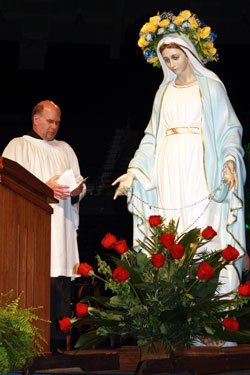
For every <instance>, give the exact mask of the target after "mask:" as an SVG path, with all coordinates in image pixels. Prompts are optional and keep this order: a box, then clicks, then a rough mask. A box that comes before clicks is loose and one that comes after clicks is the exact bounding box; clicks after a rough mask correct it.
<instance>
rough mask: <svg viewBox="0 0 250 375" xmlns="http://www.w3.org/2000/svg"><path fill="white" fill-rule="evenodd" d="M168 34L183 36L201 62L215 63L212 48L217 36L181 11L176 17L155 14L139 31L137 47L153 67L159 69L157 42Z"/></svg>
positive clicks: (216, 56)
mask: <svg viewBox="0 0 250 375" xmlns="http://www.w3.org/2000/svg"><path fill="white" fill-rule="evenodd" d="M168 34H179V35H180V34H184V35H185V36H186V37H187V38H188V39H189V40H190V41H191V42H192V43H193V45H194V47H195V49H196V51H197V53H198V55H199V57H200V59H201V61H202V63H203V64H206V63H207V62H209V61H217V60H218V54H217V50H216V48H215V47H214V40H215V39H216V37H217V35H216V34H215V33H213V32H211V27H209V26H206V25H205V24H203V23H202V22H201V21H200V20H199V19H198V18H197V16H196V15H195V14H193V13H191V12H190V11H189V10H183V11H181V12H180V13H179V15H178V16H175V15H174V14H173V13H171V12H163V13H162V14H159V12H158V13H157V15H156V16H154V17H150V19H149V22H147V23H145V24H144V25H143V27H142V28H141V30H140V34H139V36H140V38H139V40H138V46H139V47H141V49H142V51H143V55H144V58H145V59H146V61H147V62H148V63H150V64H153V66H157V67H160V62H159V59H158V56H157V52H156V51H157V45H158V43H159V41H160V40H161V39H162V38H163V37H165V36H166V35H168Z"/></svg>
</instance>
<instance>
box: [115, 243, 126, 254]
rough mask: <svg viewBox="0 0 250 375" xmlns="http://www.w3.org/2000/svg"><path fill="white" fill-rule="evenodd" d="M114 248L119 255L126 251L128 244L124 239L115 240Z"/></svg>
mask: <svg viewBox="0 0 250 375" xmlns="http://www.w3.org/2000/svg"><path fill="white" fill-rule="evenodd" d="M114 249H115V251H116V252H117V253H118V254H120V255H122V254H124V253H126V252H127V251H128V245H127V242H126V240H120V241H117V242H116V243H115V244H114Z"/></svg>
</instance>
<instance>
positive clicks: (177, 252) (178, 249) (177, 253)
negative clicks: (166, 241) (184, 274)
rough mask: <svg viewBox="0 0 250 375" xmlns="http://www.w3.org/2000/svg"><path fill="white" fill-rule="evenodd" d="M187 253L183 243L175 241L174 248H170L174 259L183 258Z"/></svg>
mask: <svg viewBox="0 0 250 375" xmlns="http://www.w3.org/2000/svg"><path fill="white" fill-rule="evenodd" d="M184 253H185V248H184V246H182V245H181V244H178V243H173V246H172V248H171V249H170V254H171V256H172V258H174V259H181V258H182V257H183V255H184Z"/></svg>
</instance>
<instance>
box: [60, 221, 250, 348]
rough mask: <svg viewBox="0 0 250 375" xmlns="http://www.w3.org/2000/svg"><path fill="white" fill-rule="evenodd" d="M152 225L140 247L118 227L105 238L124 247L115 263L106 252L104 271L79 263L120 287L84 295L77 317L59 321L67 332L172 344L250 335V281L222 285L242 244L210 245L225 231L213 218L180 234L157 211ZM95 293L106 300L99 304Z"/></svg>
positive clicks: (86, 342)
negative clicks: (119, 234) (224, 288)
mask: <svg viewBox="0 0 250 375" xmlns="http://www.w3.org/2000/svg"><path fill="white" fill-rule="evenodd" d="M149 225H150V227H151V236H150V238H148V237H146V238H145V241H144V242H139V247H140V250H138V249H137V250H135V249H133V248H132V249H129V248H128V246H127V243H126V241H125V240H123V239H122V240H120V241H118V240H117V238H116V237H115V236H114V235H112V234H110V233H108V234H107V235H106V236H105V237H104V238H103V239H102V241H101V244H102V246H103V247H104V248H105V249H107V250H111V251H113V250H114V252H115V253H116V255H115V254H114V256H112V261H113V263H114V264H115V269H114V270H112V269H111V267H110V266H109V265H108V264H107V262H106V261H103V260H102V259H101V257H100V256H99V255H98V256H97V262H98V270H97V271H98V273H96V272H95V271H94V270H93V268H92V267H91V266H90V265H88V264H87V263H81V264H80V265H79V268H78V274H80V275H82V276H83V277H92V278H93V279H95V278H98V279H100V280H102V281H103V283H104V286H105V289H106V290H108V291H109V293H110V291H111V292H112V295H111V297H110V296H102V297H88V298H87V299H82V300H81V301H80V302H79V303H78V304H77V305H76V316H75V317H73V318H69V317H64V318H63V319H62V320H61V321H59V324H60V327H61V329H62V330H63V331H64V332H66V331H67V330H69V329H70V328H71V327H72V326H78V327H79V326H81V330H82V328H83V327H85V331H84V333H83V334H81V336H80V337H79V339H78V341H77V344H76V347H85V348H86V347H89V346H91V345H93V344H95V343H98V342H100V341H102V340H104V339H106V338H108V337H110V336H111V335H116V336H119V337H120V338H121V339H123V338H127V337H133V338H134V339H136V340H137V344H138V345H146V344H150V345H152V344H153V343H154V342H160V343H162V344H164V345H166V347H168V348H169V350H174V349H175V347H176V346H179V345H184V346H185V347H187V348H189V347H190V346H191V345H192V343H193V342H194V341H195V340H197V337H198V338H208V339H213V340H225V341H234V342H240V343H246V342H250V330H249V326H248V324H247V322H248V320H249V313H250V308H249V307H248V302H249V298H250V282H249V281H247V282H246V283H244V284H242V285H239V287H238V288H237V290H234V291H232V292H230V293H227V294H223V295H222V294H220V293H219V288H220V285H221V283H220V280H219V274H220V271H221V270H222V269H223V268H224V267H226V266H228V265H232V264H234V263H235V261H236V260H237V259H239V252H238V250H237V249H235V248H234V247H232V246H231V245H228V246H227V247H226V248H225V249H221V250H214V251H212V252H209V253H208V252H206V251H205V246H206V244H207V243H208V242H209V241H211V240H212V238H213V237H214V236H216V235H217V233H216V232H215V231H214V230H213V228H212V227H210V226H208V227H207V228H206V229H204V230H203V231H201V230H200V229H198V228H195V229H191V230H190V231H188V232H186V233H183V234H182V235H181V236H178V233H177V225H176V224H175V222H174V221H173V220H172V221H170V222H169V223H168V224H167V225H166V224H165V223H164V219H163V218H162V217H161V216H150V217H149ZM117 254H119V256H117ZM93 301H98V304H99V305H100V306H101V307H100V308H98V309H97V308H95V307H92V306H91V303H92V302H93ZM246 317H247V318H248V319H245V318H246Z"/></svg>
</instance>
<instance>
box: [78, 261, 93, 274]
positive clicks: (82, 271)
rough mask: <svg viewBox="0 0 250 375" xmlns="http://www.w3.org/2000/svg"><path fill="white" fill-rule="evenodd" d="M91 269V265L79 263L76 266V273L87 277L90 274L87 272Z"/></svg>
mask: <svg viewBox="0 0 250 375" xmlns="http://www.w3.org/2000/svg"><path fill="white" fill-rule="evenodd" d="M91 271H93V267H91V266H90V265H89V264H88V263H81V264H80V265H79V267H78V270H77V274H78V275H82V276H84V277H88V276H90V275H89V273H90V272H91Z"/></svg>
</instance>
